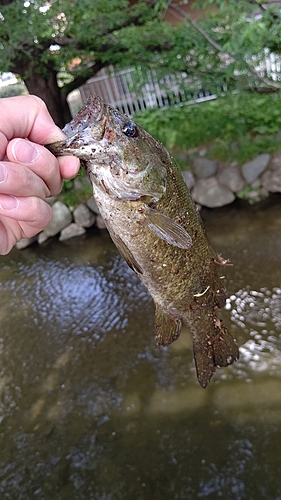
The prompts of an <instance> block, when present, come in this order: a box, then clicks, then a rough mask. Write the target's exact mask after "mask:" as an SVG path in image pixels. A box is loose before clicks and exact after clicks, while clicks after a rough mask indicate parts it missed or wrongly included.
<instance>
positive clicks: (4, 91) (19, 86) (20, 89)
mask: <svg viewBox="0 0 281 500" xmlns="http://www.w3.org/2000/svg"><path fill="white" fill-rule="evenodd" d="M24 94H28V92H27V90H26V86H25V85H24V83H23V82H18V83H14V84H12V85H5V86H4V87H0V98H1V97H13V96H16V95H24Z"/></svg>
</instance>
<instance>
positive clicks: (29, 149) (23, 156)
mask: <svg viewBox="0 0 281 500" xmlns="http://www.w3.org/2000/svg"><path fill="white" fill-rule="evenodd" d="M12 153H13V155H14V157H15V158H16V160H17V161H18V162H20V163H32V162H34V161H35V160H36V158H38V156H39V151H38V149H37V148H36V147H35V146H34V145H33V144H32V143H31V142H29V141H27V140H24V139H18V140H17V141H15V142H14V143H13V145H12Z"/></svg>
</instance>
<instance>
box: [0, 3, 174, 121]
mask: <svg viewBox="0 0 281 500" xmlns="http://www.w3.org/2000/svg"><path fill="white" fill-rule="evenodd" d="M162 3H163V2H162ZM0 4H1V5H2V7H1V13H0V67H1V70H2V71H12V72H13V73H15V74H17V75H20V77H21V78H22V80H23V81H24V82H25V84H26V87H27V89H28V91H29V92H30V93H32V94H35V95H38V96H39V97H41V98H42V99H43V100H44V101H45V102H46V104H47V106H48V108H49V111H50V113H51V114H52V116H53V118H54V119H55V121H56V123H57V124H58V125H59V126H62V125H64V123H65V122H66V121H68V120H69V118H70V112H69V108H68V104H67V100H66V98H67V95H68V94H69V92H71V91H72V90H73V89H75V88H77V87H78V86H79V85H82V84H83V83H85V82H86V80H87V79H88V78H90V77H91V76H94V75H95V74H96V73H97V72H98V71H99V70H100V69H101V68H103V67H106V66H109V65H111V64H115V65H118V64H121V62H122V64H123V66H128V65H132V64H134V63H135V62H136V55H140V54H141V57H142V58H143V59H146V60H147V59H149V58H151V57H152V55H153V50H154V49H155V50H156V48H158V49H160V50H164V49H166V48H167V47H168V46H169V44H170V43H171V41H170V36H169V34H168V32H169V30H168V28H167V27H166V25H165V24H164V23H162V22H161V16H162V11H163V7H161V2H159V1H158V2H157V1H152V0H147V1H145V0H139V1H137V2H136V3H134V2H133V4H132V5H130V2H129V1H128V0H110V2H109V1H104V0H52V1H50V2H46V1H45V0H25V1H24V0H14V1H13V0H4V1H3V0H2V1H1V3H0ZM159 7H160V8H159ZM144 54H146V56H145V57H144Z"/></svg>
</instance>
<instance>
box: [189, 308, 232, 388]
mask: <svg viewBox="0 0 281 500" xmlns="http://www.w3.org/2000/svg"><path fill="white" fill-rule="evenodd" d="M211 319H212V320H213V324H211V323H209V326H210V330H211V331H208V332H207V333H205V334H203V333H202V331H201V332H200V333H198V332H194V330H193V351H194V359H195V365H196V371H197V378H198V381H199V384H200V385H201V386H202V387H203V388H204V389H205V387H207V385H208V383H209V382H210V380H211V378H212V376H213V375H214V373H215V372H216V368H221V367H225V366H228V365H231V364H232V363H233V362H234V361H237V360H238V358H239V350H238V346H237V344H236V341H235V340H234V338H233V337H232V335H231V334H230V333H229V332H228V330H227V328H225V327H224V326H223V325H222V322H221V320H220V319H218V318H217V317H216V316H213V317H212V318H211ZM205 326H206V325H205Z"/></svg>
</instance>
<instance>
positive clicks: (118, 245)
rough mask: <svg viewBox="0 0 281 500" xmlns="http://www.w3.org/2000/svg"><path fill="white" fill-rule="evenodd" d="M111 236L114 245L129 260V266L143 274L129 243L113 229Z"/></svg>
mask: <svg viewBox="0 0 281 500" xmlns="http://www.w3.org/2000/svg"><path fill="white" fill-rule="evenodd" d="M110 236H111V239H112V241H113V243H114V245H115V246H116V248H117V250H118V251H119V253H120V254H121V255H122V257H123V259H124V260H125V261H126V262H127V264H128V266H129V267H130V268H131V269H132V270H133V271H135V272H136V273H139V274H142V269H141V267H140V266H139V264H138V263H137V261H136V259H135V257H134V256H133V254H132V252H130V250H129V248H128V247H127V245H125V243H124V242H123V241H122V240H121V238H120V237H119V236H118V235H117V234H114V233H113V232H112V231H111V232H110Z"/></svg>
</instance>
